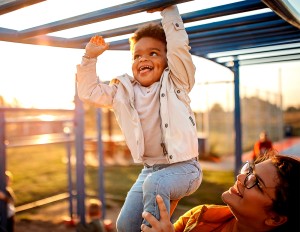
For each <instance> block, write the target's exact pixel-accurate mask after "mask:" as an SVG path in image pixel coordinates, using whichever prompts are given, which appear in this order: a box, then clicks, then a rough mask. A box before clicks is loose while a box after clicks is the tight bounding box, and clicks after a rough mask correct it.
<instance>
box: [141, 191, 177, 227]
mask: <svg viewBox="0 0 300 232" xmlns="http://www.w3.org/2000/svg"><path fill="white" fill-rule="evenodd" d="M156 202H157V204H158V208H159V212H160V220H159V221H158V220H157V219H156V218H155V217H154V216H153V215H152V214H150V213H148V212H143V214H142V216H143V218H144V219H146V220H147V221H148V222H149V223H150V224H151V226H152V228H150V227H148V226H146V225H145V224H142V225H141V230H142V231H143V232H174V227H173V224H172V223H171V221H170V215H169V213H168V211H167V208H166V205H165V203H164V201H163V199H162V198H161V196H159V195H157V196H156Z"/></svg>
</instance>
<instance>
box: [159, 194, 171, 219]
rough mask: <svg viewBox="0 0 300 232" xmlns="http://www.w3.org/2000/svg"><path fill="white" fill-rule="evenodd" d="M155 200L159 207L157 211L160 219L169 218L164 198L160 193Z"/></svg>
mask: <svg viewBox="0 0 300 232" xmlns="http://www.w3.org/2000/svg"><path fill="white" fill-rule="evenodd" d="M156 202H157V204H158V208H159V212H160V218H161V219H162V220H168V221H169V220H170V215H169V212H168V210H167V208H166V205H165V203H164V200H163V199H162V197H161V196H160V195H157V196H156Z"/></svg>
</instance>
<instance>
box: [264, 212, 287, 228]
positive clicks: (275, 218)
mask: <svg viewBox="0 0 300 232" xmlns="http://www.w3.org/2000/svg"><path fill="white" fill-rule="evenodd" d="M286 222H287V217H286V216H281V215H278V214H276V213H271V214H270V215H269V217H268V218H267V219H266V220H265V224H266V225H268V226H273V227H276V226H280V225H282V224H284V223H286Z"/></svg>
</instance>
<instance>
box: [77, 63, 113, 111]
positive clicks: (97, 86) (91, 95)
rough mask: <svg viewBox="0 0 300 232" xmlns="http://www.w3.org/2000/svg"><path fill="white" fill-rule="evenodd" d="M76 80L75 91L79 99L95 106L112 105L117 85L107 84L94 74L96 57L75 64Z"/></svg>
mask: <svg viewBox="0 0 300 232" xmlns="http://www.w3.org/2000/svg"><path fill="white" fill-rule="evenodd" d="M83 59H84V58H83ZM76 81H77V93H78V97H79V99H80V100H81V101H83V102H85V103H88V104H92V105H94V106H96V107H111V106H112V103H113V99H114V96H115V93H116V91H117V85H116V84H113V85H108V84H104V83H101V82H100V81H99V79H98V77H97V74H96V59H91V60H89V61H87V62H83V63H82V64H80V65H77V74H76Z"/></svg>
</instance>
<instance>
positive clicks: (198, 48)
mask: <svg viewBox="0 0 300 232" xmlns="http://www.w3.org/2000/svg"><path fill="white" fill-rule="evenodd" d="M299 41H300V36H299V33H298V34H291V35H283V36H282V35H281V36H273V37H266V38H260V39H252V40H251V41H238V42H234V43H232V42H229V43H224V44H222V43H220V44H218V45H213V44H212V45H210V46H203V45H202V44H201V43H197V44H191V46H192V49H191V52H192V53H193V54H194V55H200V56H203V55H207V54H209V53H218V52H227V51H234V50H240V49H248V48H259V47H264V46H270V45H281V44H288V43H297V42H299Z"/></svg>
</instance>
